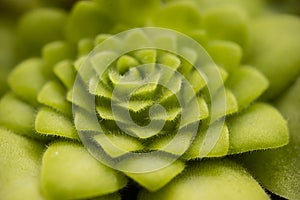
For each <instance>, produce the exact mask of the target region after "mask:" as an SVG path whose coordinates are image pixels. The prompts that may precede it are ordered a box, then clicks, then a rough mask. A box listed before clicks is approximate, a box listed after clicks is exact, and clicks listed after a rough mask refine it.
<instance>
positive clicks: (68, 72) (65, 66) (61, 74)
mask: <svg viewBox="0 0 300 200" xmlns="http://www.w3.org/2000/svg"><path fill="white" fill-rule="evenodd" d="M53 71H54V74H55V75H56V76H57V77H58V78H59V80H60V81H61V82H62V83H63V84H64V86H65V87H66V88H68V89H71V88H72V87H73V84H74V80H75V76H76V71H75V69H74V67H73V65H72V62H71V61H69V60H63V61H61V62H59V63H57V64H56V65H55V66H54V69H53Z"/></svg>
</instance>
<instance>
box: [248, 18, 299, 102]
mask: <svg viewBox="0 0 300 200" xmlns="http://www.w3.org/2000/svg"><path fill="white" fill-rule="evenodd" d="M299 35H300V20H299V17H297V16H289V15H271V16H266V17H261V18H258V19H256V20H254V21H253V22H252V23H251V24H250V43H249V44H250V46H249V52H248V55H247V59H246V60H247V62H248V63H249V64H251V65H253V66H254V67H256V68H257V69H259V70H260V71H261V72H262V73H263V74H264V75H265V76H266V77H267V78H268V80H269V81H270V87H269V89H268V91H267V92H266V93H265V94H264V97H265V98H266V99H272V98H275V97H276V96H277V95H279V94H280V93H281V92H283V91H284V90H285V89H286V88H287V87H288V86H289V85H290V84H291V83H292V82H293V81H294V80H295V79H296V78H297V76H298V75H299V74H300V68H299V64H300V57H299V54H298V52H300V37H299Z"/></svg>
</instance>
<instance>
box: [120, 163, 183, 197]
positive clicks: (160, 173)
mask: <svg viewBox="0 0 300 200" xmlns="http://www.w3.org/2000/svg"><path fill="white" fill-rule="evenodd" d="M138 159H139V158H138ZM141 160H142V162H139V164H140V165H138V166H139V169H143V167H144V166H146V165H152V166H153V165H154V164H155V162H159V161H157V160H159V159H153V158H152V159H151V158H150V159H149V158H148V160H147V159H141ZM184 167H185V166H184V163H183V162H182V161H180V160H177V161H175V162H173V163H172V164H170V165H169V166H167V167H164V168H162V169H158V170H156V171H152V172H145V173H129V172H125V174H126V175H127V176H129V177H130V178H132V179H133V180H135V181H136V182H138V183H139V184H140V185H142V186H143V187H145V188H146V189H147V190H149V191H156V190H159V189H160V188H162V187H164V186H165V185H166V184H167V183H168V182H170V181H171V180H172V179H173V178H174V177H175V176H177V175H178V174H179V173H180V172H182V171H183V169H184Z"/></svg>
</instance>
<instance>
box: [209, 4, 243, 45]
mask: <svg viewBox="0 0 300 200" xmlns="http://www.w3.org/2000/svg"><path fill="white" fill-rule="evenodd" d="M247 23H248V20H247V15H246V13H245V12H244V11H243V10H241V9H240V8H238V7H234V6H227V7H217V6H216V7H214V8H211V9H209V10H208V11H207V12H205V14H204V17H203V24H204V28H205V30H206V31H207V35H208V36H209V37H210V38H211V39H219V40H229V41H233V42H236V43H237V44H239V45H241V46H242V47H245V46H246V45H247V43H248V35H247V34H248V27H247Z"/></svg>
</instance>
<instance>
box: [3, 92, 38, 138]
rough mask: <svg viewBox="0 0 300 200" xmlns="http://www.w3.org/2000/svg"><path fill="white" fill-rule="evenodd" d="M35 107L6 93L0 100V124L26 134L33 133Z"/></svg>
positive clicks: (32, 134) (30, 134)
mask: <svg viewBox="0 0 300 200" xmlns="http://www.w3.org/2000/svg"><path fill="white" fill-rule="evenodd" d="M35 112H36V111H35V108H34V107H32V106H31V105H29V104H27V103H25V102H24V101H22V100H20V99H18V98H17V97H16V96H15V95H14V94H12V93H8V94H6V95H5V96H3V97H2V99H1V100H0V125H1V126H4V127H5V128H8V129H10V130H13V131H15V132H16V133H20V134H25V135H27V136H31V137H32V136H35V137H36V136H37V135H36V134H34V133H33V132H34V119H35Z"/></svg>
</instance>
